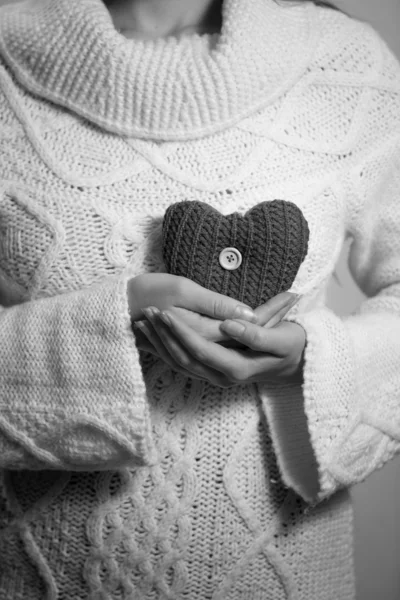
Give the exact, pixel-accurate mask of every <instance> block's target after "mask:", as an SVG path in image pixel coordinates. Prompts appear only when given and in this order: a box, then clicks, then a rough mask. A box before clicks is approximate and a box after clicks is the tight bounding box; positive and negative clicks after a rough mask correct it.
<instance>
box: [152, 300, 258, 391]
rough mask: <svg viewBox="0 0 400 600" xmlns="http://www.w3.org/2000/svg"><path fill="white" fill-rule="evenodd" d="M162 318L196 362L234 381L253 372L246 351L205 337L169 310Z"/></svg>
mask: <svg viewBox="0 0 400 600" xmlns="http://www.w3.org/2000/svg"><path fill="white" fill-rule="evenodd" d="M160 318H161V319H162V320H163V322H164V323H165V324H166V325H167V326H168V329H169V330H170V331H172V333H173V334H174V336H175V337H176V338H177V339H178V341H179V342H180V344H181V346H183V348H184V350H185V352H186V354H188V355H189V357H190V358H192V359H194V360H195V362H196V363H197V362H199V363H201V364H202V365H203V366H206V367H209V368H210V369H212V370H213V371H217V372H218V373H222V374H223V375H224V376H225V377H227V378H228V379H229V380H231V381H232V382H237V381H242V380H243V379H246V378H247V377H248V376H250V375H252V374H253V373H252V370H251V364H250V363H249V361H247V360H246V359H245V358H244V352H246V351H240V350H231V349H228V348H225V347H224V346H221V345H220V344H215V343H214V342H210V341H208V340H206V339H204V338H203V337H202V336H201V335H199V334H198V333H197V332H196V331H193V330H192V329H191V328H190V327H188V326H187V325H186V323H184V322H183V321H181V320H180V319H177V318H176V316H175V315H172V314H171V313H169V311H163V312H162V313H161V314H160ZM189 368H190V367H189Z"/></svg>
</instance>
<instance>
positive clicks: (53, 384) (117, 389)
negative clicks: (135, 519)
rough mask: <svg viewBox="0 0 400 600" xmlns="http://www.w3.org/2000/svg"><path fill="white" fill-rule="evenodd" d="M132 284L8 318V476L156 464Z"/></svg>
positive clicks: (2, 432)
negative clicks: (23, 472) (131, 303)
mask: <svg viewBox="0 0 400 600" xmlns="http://www.w3.org/2000/svg"><path fill="white" fill-rule="evenodd" d="M128 280H129V278H128V276H127V275H126V274H122V275H119V276H115V277H110V278H108V279H106V280H104V281H102V282H101V283H99V284H96V285H93V286H90V287H89V288H86V289H84V290H77V291H74V292H68V293H65V294H61V295H59V296H56V297H52V298H46V299H41V300H36V301H32V302H26V303H24V304H20V305H18V306H14V307H11V308H9V309H6V310H4V311H2V313H1V324H2V327H1V333H2V336H3V337H2V340H3V344H2V348H1V350H0V358H1V364H2V372H1V373H0V392H1V398H2V401H0V467H2V468H7V469H26V468H28V469H44V468H53V469H54V468H55V469H68V470H103V469H110V468H115V467H123V466H132V467H135V466H142V465H150V464H154V463H155V462H157V452H156V448H155V445H154V441H153V437H152V425H151V419H150V414H149V413H150V410H149V405H148V400H147V394H146V386H145V382H144V379H143V374H142V369H141V364H140V359H139V352H138V349H137V347H136V342H135V336H134V334H133V332H132V328H131V318H130V314H129V305H128V297H127V285H128Z"/></svg>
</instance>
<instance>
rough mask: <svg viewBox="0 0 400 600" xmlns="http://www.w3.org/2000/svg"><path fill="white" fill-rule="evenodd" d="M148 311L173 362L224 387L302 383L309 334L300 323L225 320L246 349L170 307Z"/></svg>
mask: <svg viewBox="0 0 400 600" xmlns="http://www.w3.org/2000/svg"><path fill="white" fill-rule="evenodd" d="M146 316H147V317H148V318H149V320H150V322H151V324H152V326H153V328H154V330H155V331H156V332H157V335H158V337H159V339H160V340H161V341H162V344H163V346H164V347H165V350H166V351H167V352H168V354H169V356H170V357H171V359H172V361H173V363H174V364H175V365H177V366H178V368H179V370H180V371H183V372H185V373H186V374H188V375H189V376H190V375H191V376H192V377H193V376H194V377H195V378H198V379H205V380H208V381H210V382H211V383H212V384H214V385H217V386H219V387H231V386H234V385H241V384H247V383H259V382H271V381H277V380H278V381H292V382H299V383H301V382H302V379H303V355H304V349H305V345H306V334H305V331H304V329H303V328H302V327H301V326H300V325H298V324H297V323H292V322H289V321H281V322H280V323H278V324H277V325H275V326H274V327H272V328H267V327H263V326H260V325H255V324H253V323H249V322H248V321H244V320H240V319H235V320H226V321H223V323H221V325H220V327H221V330H222V331H223V332H224V333H225V334H227V335H228V336H229V337H230V338H232V339H233V340H235V341H236V342H238V343H239V344H241V345H242V347H243V346H245V348H244V349H242V348H226V347H224V346H222V345H221V344H219V343H215V342H212V341H209V340H207V339H204V337H202V336H201V335H199V334H198V333H197V332H196V331H194V330H193V329H192V328H191V327H189V326H188V325H187V324H186V323H184V322H183V320H182V319H179V318H178V317H177V316H176V315H173V314H171V312H169V311H163V312H159V311H157V310H153V311H148V312H147V313H146Z"/></svg>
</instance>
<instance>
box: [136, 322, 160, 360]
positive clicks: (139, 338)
mask: <svg viewBox="0 0 400 600" xmlns="http://www.w3.org/2000/svg"><path fill="white" fill-rule="evenodd" d="M143 327H144V326H143V325H142V324H141V325H138V326H136V324H135V327H134V333H135V341H136V347H137V348H138V349H139V350H143V351H144V352H149V353H150V354H154V355H156V356H157V350H156V349H155V348H154V346H153V344H152V343H151V342H150V341H149V339H148V337H147V336H146V334H145V333H144V331H143V330H142V328H143Z"/></svg>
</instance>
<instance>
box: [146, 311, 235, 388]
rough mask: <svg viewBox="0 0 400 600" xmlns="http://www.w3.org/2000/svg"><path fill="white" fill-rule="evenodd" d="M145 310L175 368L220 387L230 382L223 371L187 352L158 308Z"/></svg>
mask: <svg viewBox="0 0 400 600" xmlns="http://www.w3.org/2000/svg"><path fill="white" fill-rule="evenodd" d="M143 312H144V314H145V315H146V317H148V318H149V320H150V322H151V326H152V329H153V331H154V334H155V335H156V336H157V337H158V338H159V340H160V342H161V344H162V346H163V347H164V349H165V351H166V352H167V355H168V357H169V359H170V360H171V361H173V363H174V364H175V368H174V370H176V371H179V372H181V373H184V374H185V375H187V376H188V377H195V378H197V379H202V380H206V381H209V382H211V383H213V384H214V385H218V386H219V387H226V386H227V383H228V382H227V381H225V380H224V378H223V377H221V373H218V372H214V371H213V370H212V369H209V368H208V367H206V366H205V365H202V364H201V363H199V362H198V361H196V360H195V359H194V358H193V356H191V355H190V353H188V352H187V350H186V349H185V348H184V346H182V344H181V343H180V342H179V340H177V339H176V338H175V337H174V335H173V334H172V333H171V331H170V329H169V328H168V327H166V325H165V323H163V321H162V319H161V318H160V311H159V310H158V309H157V308H155V307H149V308H146V309H144V311H143Z"/></svg>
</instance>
